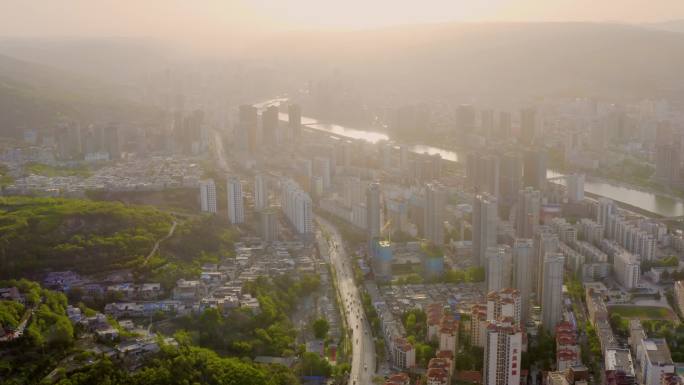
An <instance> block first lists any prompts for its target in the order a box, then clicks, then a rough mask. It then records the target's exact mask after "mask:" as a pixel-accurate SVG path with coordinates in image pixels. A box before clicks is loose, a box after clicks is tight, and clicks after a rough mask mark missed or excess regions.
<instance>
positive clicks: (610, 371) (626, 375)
mask: <svg viewBox="0 0 684 385" xmlns="http://www.w3.org/2000/svg"><path fill="white" fill-rule="evenodd" d="M604 365H605V366H604V367H605V376H606V384H607V385H634V384H635V383H636V375H635V371H634V364H633V363H632V355H631V354H630V352H629V349H608V350H606V354H605V357H604Z"/></svg>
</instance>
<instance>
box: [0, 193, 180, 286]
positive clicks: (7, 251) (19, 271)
mask: <svg viewBox="0 0 684 385" xmlns="http://www.w3.org/2000/svg"><path fill="white" fill-rule="evenodd" d="M172 221H173V219H172V217H171V216H170V215H169V214H167V213H164V212H162V211H159V210H157V209H154V208H152V207H147V206H126V205H124V204H121V203H114V202H97V201H89V200H77V199H52V198H29V197H3V198H0V275H1V276H4V277H18V276H22V275H25V274H27V273H36V272H39V271H42V270H44V269H53V270H60V269H75V270H78V271H81V272H85V273H88V272H95V271H106V270H108V269H115V268H123V267H126V266H127V265H128V264H129V263H130V262H132V261H134V260H136V259H138V258H141V257H143V256H145V255H146V254H147V253H149V251H150V250H151V249H152V246H153V245H154V243H155V242H156V241H157V240H158V239H159V238H161V237H163V236H164V235H166V234H167V233H168V231H169V228H170V227H171V224H172Z"/></svg>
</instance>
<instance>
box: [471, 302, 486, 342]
mask: <svg viewBox="0 0 684 385" xmlns="http://www.w3.org/2000/svg"><path fill="white" fill-rule="evenodd" d="M486 330H487V305H483V304H477V305H473V306H472V309H471V312H470V344H471V345H472V346H477V347H484V340H485V331H486Z"/></svg>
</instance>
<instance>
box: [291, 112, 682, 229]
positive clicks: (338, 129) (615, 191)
mask: <svg viewBox="0 0 684 385" xmlns="http://www.w3.org/2000/svg"><path fill="white" fill-rule="evenodd" d="M280 119H282V120H287V114H282V113H281V114H280ZM302 124H303V125H304V126H306V127H309V128H312V129H316V130H320V131H326V132H329V133H331V134H333V135H338V136H344V137H348V138H353V139H361V140H365V141H368V142H371V143H377V142H379V141H383V140H386V141H389V140H391V139H390V137H389V136H388V135H387V134H385V133H381V132H376V131H372V130H364V129H359V128H350V127H345V126H342V125H338V124H332V123H325V122H321V121H319V120H317V119H313V118H308V117H302ZM409 148H410V150H411V151H412V152H415V153H419V154H423V153H427V154H430V155H434V154H439V155H440V156H441V157H442V159H446V160H450V161H453V162H458V159H459V156H458V153H457V152H455V151H450V150H445V149H442V148H438V147H433V146H428V145H422V144H417V145H411V146H409ZM561 175H562V174H559V173H557V172H554V171H552V170H549V171H548V173H547V177H549V178H552V177H557V176H561ZM584 190H585V191H587V192H590V193H593V194H596V195H601V196H604V197H608V198H611V199H614V200H616V201H620V202H624V203H627V204H630V205H632V206H636V207H639V208H641V209H643V210H647V211H650V212H653V213H656V214H659V215H663V216H667V217H670V216H682V215H684V202H682V201H681V200H678V199H674V198H671V197H668V196H664V195H660V194H656V193H652V192H649V191H644V190H639V189H635V188H630V187H625V186H621V185H619V184H615V183H609V182H602V181H590V180H587V181H586V182H585V183H584Z"/></svg>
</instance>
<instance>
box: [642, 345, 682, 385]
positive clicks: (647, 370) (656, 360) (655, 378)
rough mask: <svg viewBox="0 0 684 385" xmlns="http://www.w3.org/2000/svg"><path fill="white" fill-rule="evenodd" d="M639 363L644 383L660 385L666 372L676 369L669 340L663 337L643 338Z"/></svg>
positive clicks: (672, 371) (646, 384) (645, 384)
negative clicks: (668, 345) (668, 343)
mask: <svg viewBox="0 0 684 385" xmlns="http://www.w3.org/2000/svg"><path fill="white" fill-rule="evenodd" d="M637 363H638V365H639V367H640V373H641V382H642V383H643V384H644V385H660V380H661V377H662V376H663V375H664V374H667V373H674V371H675V367H674V362H673V361H672V357H671V355H670V349H669V348H668V347H667V341H665V339H662V338H647V339H644V340H641V349H640V350H639V355H638V356H637Z"/></svg>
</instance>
